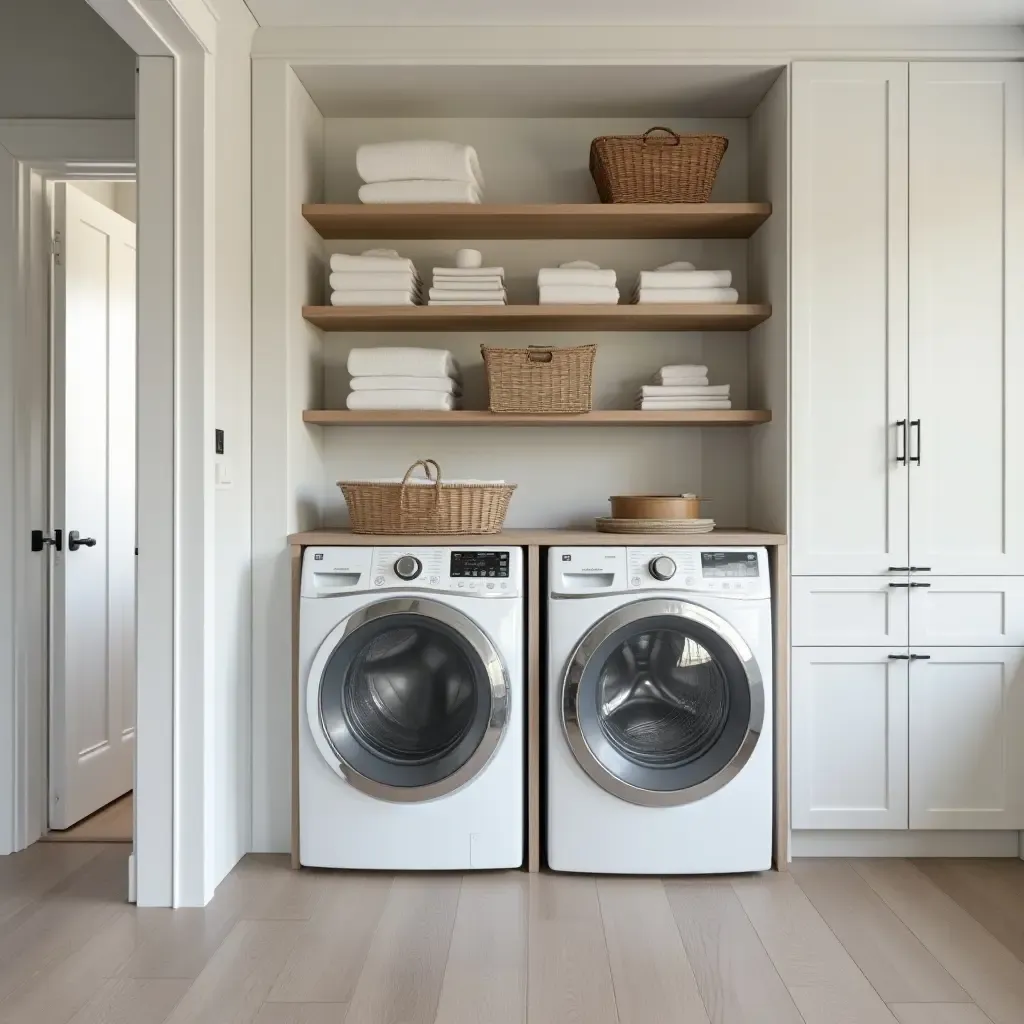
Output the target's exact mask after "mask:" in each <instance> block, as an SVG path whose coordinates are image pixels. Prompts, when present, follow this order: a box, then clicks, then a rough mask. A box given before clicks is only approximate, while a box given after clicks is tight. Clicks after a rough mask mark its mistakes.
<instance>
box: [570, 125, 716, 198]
mask: <svg viewBox="0 0 1024 1024" xmlns="http://www.w3.org/2000/svg"><path fill="white" fill-rule="evenodd" d="M652 132H667V133H668V134H667V136H665V135H652ZM728 145H729V140H728V139H727V138H726V137H725V136H724V135H679V134H678V133H676V132H674V131H672V129H671V128H649V129H648V130H647V131H645V132H644V133H643V135H602V136H599V137H598V138H596V139H594V141H593V142H591V144H590V173H591V175H592V176H593V179H594V184H595V185H596V186H597V194H598V195H599V196H600V197H601V202H602V203H706V202H707V201H708V200H709V199H710V198H711V189H712V188H713V187H714V184H715V177H716V176H717V174H718V167H719V165H720V164H721V162H722V157H723V156H724V155H725V150H726V148H727V147H728Z"/></svg>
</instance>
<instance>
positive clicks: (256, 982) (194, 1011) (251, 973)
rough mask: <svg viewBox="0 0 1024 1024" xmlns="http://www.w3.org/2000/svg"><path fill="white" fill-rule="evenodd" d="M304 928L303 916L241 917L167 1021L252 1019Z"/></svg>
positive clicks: (246, 1023) (244, 1023) (195, 1023)
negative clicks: (285, 918) (297, 918)
mask: <svg viewBox="0 0 1024 1024" xmlns="http://www.w3.org/2000/svg"><path fill="white" fill-rule="evenodd" d="M301 929H302V923H301V922H299V921H239V922H238V923H237V924H236V925H235V926H234V928H232V929H231V931H230V932H229V933H228V936H227V938H226V939H225V940H224V942H223V944H222V945H221V947H220V948H219V949H218V950H217V952H216V953H214V954H213V956H212V957H211V959H210V962H209V963H208V964H207V965H206V967H205V968H204V969H203V971H202V972H201V973H200V975H199V977H198V978H196V980H195V981H194V982H192V984H191V986H189V989H188V991H187V992H186V993H185V995H184V997H183V998H182V999H181V1001H180V1002H179V1003H178V1004H177V1006H175V1008H174V1010H173V1011H172V1012H171V1014H170V1016H169V1017H168V1018H167V1022H166V1024H251V1022H252V1021H254V1020H255V1018H256V1015H257V1014H258V1013H259V1012H260V1008H261V1007H262V1006H263V1003H264V1001H265V1000H266V997H267V993H268V992H269V991H270V989H271V988H272V987H273V984H274V981H275V980H276V978H277V976H278V974H280V972H281V969H282V968H283V967H284V965H285V962H286V961H287V959H288V956H289V955H290V953H291V951H292V947H293V946H294V945H295V942H296V940H297V939H298V937H299V932H300V931H301Z"/></svg>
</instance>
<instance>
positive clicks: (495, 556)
mask: <svg viewBox="0 0 1024 1024" xmlns="http://www.w3.org/2000/svg"><path fill="white" fill-rule="evenodd" d="M450 575H451V577H452V579H461V578H463V577H466V576H486V577H488V578H490V579H508V552H507V551H453V552H452V564H451V573H450Z"/></svg>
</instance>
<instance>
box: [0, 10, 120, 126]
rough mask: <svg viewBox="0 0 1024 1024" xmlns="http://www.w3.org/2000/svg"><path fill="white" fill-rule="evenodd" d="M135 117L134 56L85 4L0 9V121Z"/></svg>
mask: <svg viewBox="0 0 1024 1024" xmlns="http://www.w3.org/2000/svg"><path fill="white" fill-rule="evenodd" d="M134 116H135V54H134V53H133V52H132V50H131V49H130V48H129V47H128V46H127V45H126V44H125V43H124V42H123V40H122V39H121V38H120V37H119V36H118V35H117V33H116V32H114V31H113V29H111V28H110V27H109V26H108V25H107V24H106V23H105V22H104V21H103V19H102V18H101V17H100V16H99V15H98V14H97V13H96V12H95V11H93V9H92V8H91V7H89V5H88V4H87V3H86V2H85V0H6V2H4V3H3V4H0V118H3V117H38V118H65V117H67V118H79V117H134Z"/></svg>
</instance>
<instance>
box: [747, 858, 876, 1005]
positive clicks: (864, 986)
mask: <svg viewBox="0 0 1024 1024" xmlns="http://www.w3.org/2000/svg"><path fill="white" fill-rule="evenodd" d="M733 889H734V890H735V892H736V895H737V897H738V898H739V901H740V904H741V905H742V907H743V909H744V911H745V912H746V915H747V917H748V918H749V919H750V923H751V924H752V925H753V926H754V931H756V932H757V935H758V938H759V939H760V940H761V944H762V945H763V946H764V948H765V951H766V952H767V953H768V956H769V957H771V960H772V963H774V964H775V968H776V970H777V971H778V972H779V976H780V977H781V978H782V980H783V982H784V983H785V985H786V987H787V988H788V989H789V992H790V995H791V996H792V997H793V1002H795V1003H796V1005H797V1008H798V1009H799V1010H800V1013H801V1014H802V1015H803V1018H804V1020H805V1021H806V1022H807V1024H836V1022H837V1021H840V1020H841V1021H843V1022H844V1024H894V1019H893V1015H892V1014H891V1013H890V1012H889V1009H888V1008H887V1007H886V1005H885V1003H884V1002H883V1001H882V1000H881V998H880V997H879V995H878V993H877V992H876V991H875V990H874V989H873V988H872V987H871V985H870V983H869V982H868V980H867V978H865V977H864V975H863V974H862V973H861V971H860V969H859V968H858V967H857V965H856V964H855V963H854V962H853V960H852V959H851V958H850V955H849V953H847V952H846V950H845V949H843V947H842V945H841V944H840V942H839V940H838V939H837V938H836V937H835V935H834V934H833V933H832V931H831V929H830V928H829V927H828V925H827V924H825V922H824V921H823V920H822V919H821V917H820V916H819V914H818V912H817V911H816V910H815V909H814V907H813V906H812V905H811V902H810V900H808V899H807V897H806V896H805V895H804V894H803V891H802V890H801V889H800V887H799V886H798V885H797V884H796V882H795V881H794V880H793V879H792V878H791V877H790V876H789V875H788V874H785V875H779V874H765V875H761V876H756V877H747V878H740V879H736V880H735V881H734V882H733ZM840 1014H841V1016H840Z"/></svg>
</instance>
